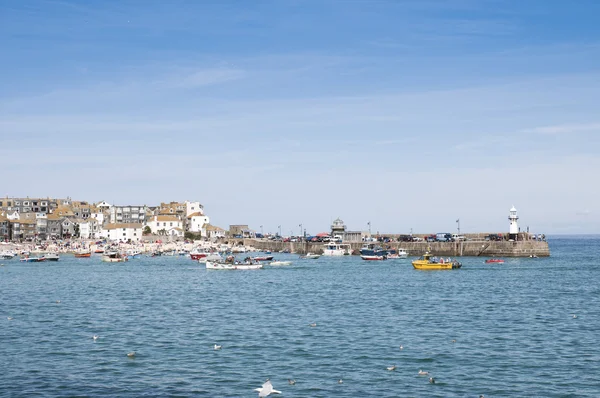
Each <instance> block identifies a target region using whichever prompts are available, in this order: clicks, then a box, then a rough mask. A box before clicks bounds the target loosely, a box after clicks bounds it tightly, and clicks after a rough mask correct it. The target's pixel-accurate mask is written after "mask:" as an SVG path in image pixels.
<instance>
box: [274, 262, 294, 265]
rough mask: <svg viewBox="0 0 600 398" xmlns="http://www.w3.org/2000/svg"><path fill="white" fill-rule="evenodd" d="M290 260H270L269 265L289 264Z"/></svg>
mask: <svg viewBox="0 0 600 398" xmlns="http://www.w3.org/2000/svg"><path fill="white" fill-rule="evenodd" d="M291 264H292V262H291V261H271V262H270V263H269V265H291Z"/></svg>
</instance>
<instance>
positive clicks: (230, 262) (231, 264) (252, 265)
mask: <svg viewBox="0 0 600 398" xmlns="http://www.w3.org/2000/svg"><path fill="white" fill-rule="evenodd" d="M262 267H263V265H262V264H261V263H259V262H253V261H252V259H250V258H249V257H246V259H245V260H244V262H240V261H236V260H235V257H233V256H229V257H227V258H226V259H225V261H220V262H217V261H207V262H206V269H213V270H239V271H243V270H257V269H261V268H262Z"/></svg>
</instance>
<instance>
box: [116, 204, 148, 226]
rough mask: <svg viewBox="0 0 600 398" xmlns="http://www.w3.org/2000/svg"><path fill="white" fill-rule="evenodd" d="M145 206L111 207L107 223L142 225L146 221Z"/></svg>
mask: <svg viewBox="0 0 600 398" xmlns="http://www.w3.org/2000/svg"><path fill="white" fill-rule="evenodd" d="M146 208H147V206H146V205H142V206H111V207H110V209H109V217H108V222H109V223H111V224H138V223H139V224H142V223H143V222H144V221H145V220H146Z"/></svg>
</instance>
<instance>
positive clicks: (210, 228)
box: [204, 224, 227, 238]
mask: <svg viewBox="0 0 600 398" xmlns="http://www.w3.org/2000/svg"><path fill="white" fill-rule="evenodd" d="M204 230H205V231H206V235H205V236H206V237H208V238H224V237H225V236H226V232H227V231H225V230H224V229H223V228H219V227H217V226H214V225H210V224H208V225H205V226H204Z"/></svg>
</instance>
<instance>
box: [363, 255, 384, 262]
mask: <svg viewBox="0 0 600 398" xmlns="http://www.w3.org/2000/svg"><path fill="white" fill-rule="evenodd" d="M360 258H362V259H363V260H365V261H382V260H385V259H386V256H383V255H377V254H364V255H362V256H360Z"/></svg>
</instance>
